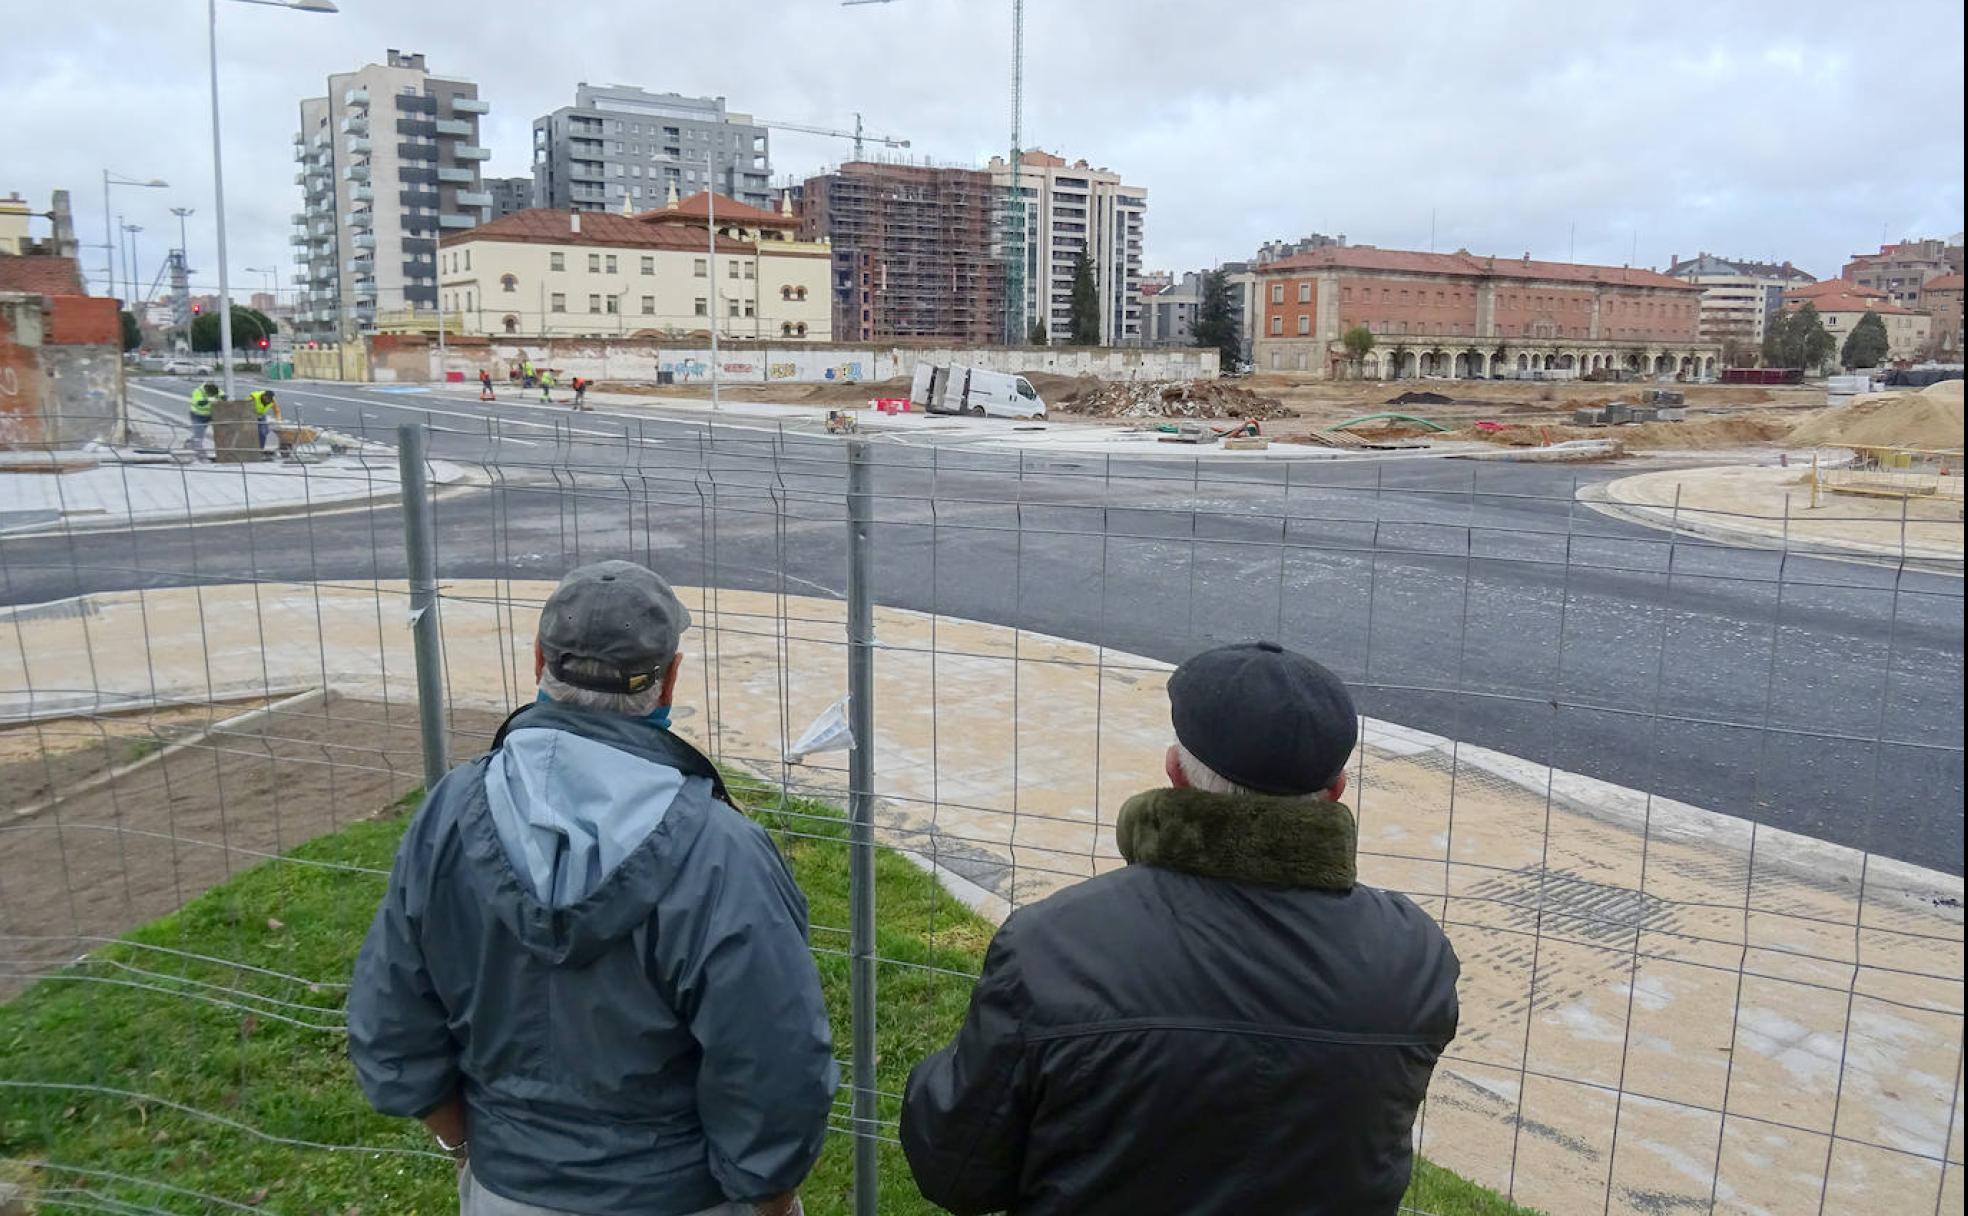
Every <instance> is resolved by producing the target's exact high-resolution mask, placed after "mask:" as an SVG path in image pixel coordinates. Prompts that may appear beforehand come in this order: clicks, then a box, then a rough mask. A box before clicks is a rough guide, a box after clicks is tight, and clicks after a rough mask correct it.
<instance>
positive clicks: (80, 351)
mask: <svg viewBox="0 0 1968 1216" xmlns="http://www.w3.org/2000/svg"><path fill="white" fill-rule="evenodd" d="M122 400H123V345H122V327H121V322H120V321H119V319H118V317H117V315H116V301H114V300H109V299H95V298H92V297H86V296H52V297H51V296H41V295H34V294H29V293H23V292H6V293H0V449H21V448H27V449H38V448H72V447H80V446H82V445H83V444H85V443H89V442H91V441H108V440H110V439H112V438H114V436H115V433H116V427H117V420H118V418H119V416H120V413H121V405H122Z"/></svg>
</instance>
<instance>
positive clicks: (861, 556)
mask: <svg viewBox="0 0 1968 1216" xmlns="http://www.w3.org/2000/svg"><path fill="white" fill-rule="evenodd" d="M873 483H874V469H873V467H872V466H871V465H870V463H869V461H868V442H867V440H865V439H854V440H850V441H849V442H848V447H847V695H848V725H849V727H850V728H851V729H852V731H853V735H854V745H853V748H852V750H850V751H849V753H848V760H847V781H848V796H847V813H848V828H849V833H850V837H851V843H850V845H849V848H850V850H851V851H850V852H849V854H848V871H847V874H848V903H849V911H850V917H849V928H850V940H849V947H850V949H851V951H852V955H853V957H852V959H851V971H850V974H849V984H850V986H851V989H852V996H853V999H852V1022H851V1027H850V1034H851V1035H852V1038H853V1063H854V1073H853V1078H852V1081H853V1085H854V1106H853V1110H854V1212H855V1216H876V1197H877V1181H876V1176H875V1175H876V1158H875V1148H876V1141H875V1122H876V1119H877V1117H878V1112H877V1110H876V1103H875V650H874V646H875V608H874V590H873V588H872V587H871V586H870V585H869V583H870V581H871V580H870V573H869V572H870V568H871V559H872V556H873V549H874V545H873V542H872V539H871V538H870V536H869V533H870V532H871V530H872V528H873V525H874V485H873Z"/></svg>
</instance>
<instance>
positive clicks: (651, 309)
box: [642, 296, 656, 317]
mask: <svg viewBox="0 0 1968 1216" xmlns="http://www.w3.org/2000/svg"><path fill="white" fill-rule="evenodd" d="M642 315H643V316H645V317H653V316H655V315H656V297H655V296H644V297H642Z"/></svg>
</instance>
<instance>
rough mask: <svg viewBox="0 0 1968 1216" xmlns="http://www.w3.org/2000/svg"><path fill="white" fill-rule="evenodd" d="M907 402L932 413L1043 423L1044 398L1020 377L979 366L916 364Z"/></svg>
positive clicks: (1044, 412)
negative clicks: (988, 416) (1030, 420)
mask: <svg viewBox="0 0 1968 1216" xmlns="http://www.w3.org/2000/svg"><path fill="white" fill-rule="evenodd" d="M909 403H910V404H911V405H912V406H914V407H915V408H917V409H920V410H923V411H926V412H928V413H932V414H972V415H977V416H983V415H987V414H988V415H991V416H993V417H998V418H1037V419H1039V420H1040V421H1044V420H1045V416H1046V403H1045V398H1043V397H1041V396H1039V390H1037V389H1035V388H1033V387H1032V382H1031V381H1030V380H1027V379H1026V378H1025V377H1023V376H1019V375H1014V374H1012V373H1011V372H994V371H991V370H989V369H987V368H982V367H963V366H961V365H944V364H933V363H918V364H916V374H915V379H914V380H913V381H912V382H911V384H910V386H909Z"/></svg>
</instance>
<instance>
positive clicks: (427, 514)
mask: <svg viewBox="0 0 1968 1216" xmlns="http://www.w3.org/2000/svg"><path fill="white" fill-rule="evenodd" d="M425 443H426V436H425V431H424V427H423V424H421V423H416V422H406V423H404V424H403V425H401V426H399V427H397V428H396V463H397V470H398V476H399V478H400V481H399V484H400V485H401V487H402V490H403V553H404V559H405V561H406V562H407V564H408V565H409V567H410V639H411V641H412V643H414V644H415V646H416V649H417V727H418V733H419V734H421V735H422V736H423V742H424V789H425V790H426V791H428V790H430V789H431V788H432V787H434V786H435V785H436V784H437V782H438V778H440V777H442V776H444V774H445V771H446V770H447V769H449V768H450V767H451V765H450V762H449V760H448V759H447V758H446V755H445V753H446V750H447V749H446V748H445V745H444V637H443V634H442V633H441V632H440V631H439V629H438V617H437V546H436V544H435V543H434V540H433V535H432V534H433V533H434V532H435V530H436V525H435V523H434V521H433V519H432V514H431V495H430V482H429V481H428V480H427V478H426V477H425Z"/></svg>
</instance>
